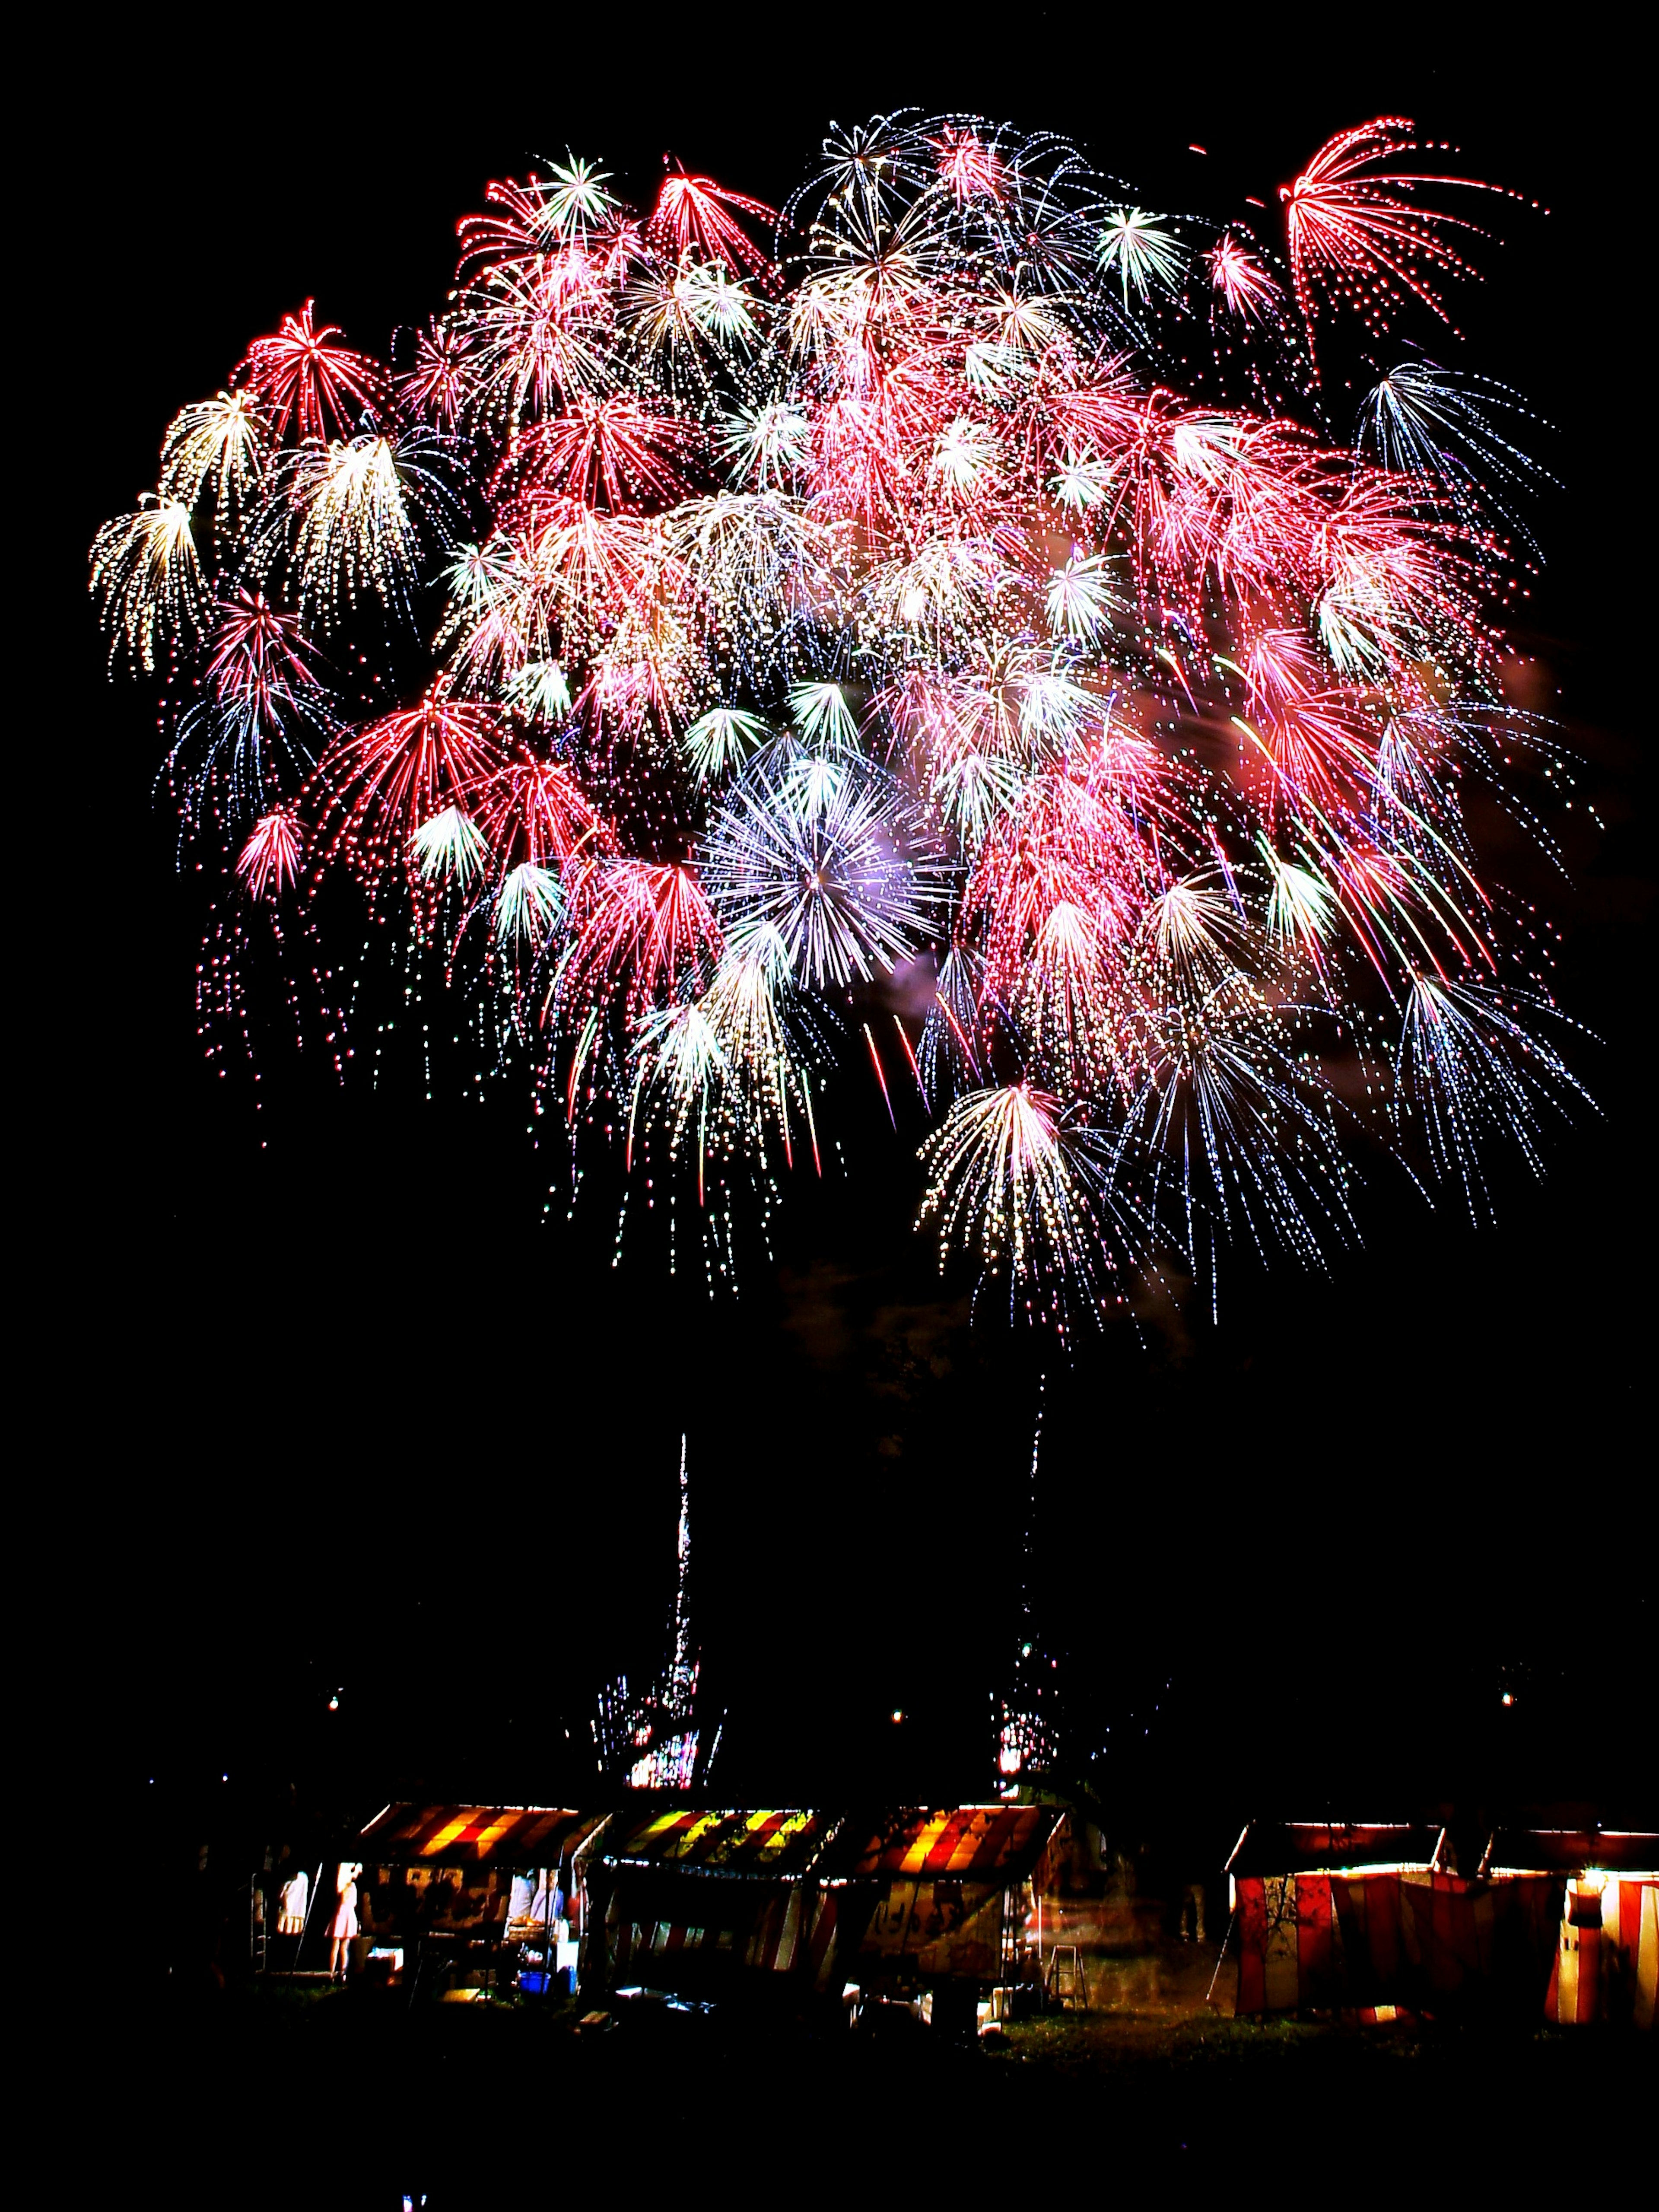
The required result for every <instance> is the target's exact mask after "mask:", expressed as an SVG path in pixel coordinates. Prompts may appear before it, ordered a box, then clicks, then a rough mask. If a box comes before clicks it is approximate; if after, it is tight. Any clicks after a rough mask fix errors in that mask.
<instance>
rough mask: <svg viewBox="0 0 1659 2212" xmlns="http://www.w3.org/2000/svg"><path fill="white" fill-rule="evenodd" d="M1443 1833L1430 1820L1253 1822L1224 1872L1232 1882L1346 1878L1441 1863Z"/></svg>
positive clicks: (1235, 1845)
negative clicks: (1308, 1876)
mask: <svg viewBox="0 0 1659 2212" xmlns="http://www.w3.org/2000/svg"><path fill="white" fill-rule="evenodd" d="M1445 1844H1446V1832H1445V1830H1444V1828H1443V1827H1441V1826H1439V1825H1438V1824H1437V1823H1435V1822H1429V1821H1417V1822H1412V1821H1381V1822H1377V1823H1375V1824H1373V1825H1370V1826H1342V1825H1321V1824H1320V1823H1318V1822H1315V1821H1306V1820H1252V1821H1251V1822H1250V1824H1249V1826H1248V1827H1247V1828H1246V1829H1245V1830H1244V1832H1243V1834H1242V1835H1241V1836H1240V1837H1239V1839H1238V1841H1237V1843H1236V1844H1234V1845H1233V1852H1232V1857H1231V1858H1230V1859H1229V1860H1228V1862H1227V1867H1226V1871H1227V1872H1228V1873H1229V1874H1230V1875H1232V1877H1233V1878H1234V1880H1235V1881H1246V1880H1249V1879H1250V1878H1252V1877H1265V1876H1273V1875H1293V1874H1346V1873H1348V1872H1350V1871H1352V1872H1359V1871H1361V1870H1366V1869H1369V1870H1371V1871H1378V1870H1380V1869H1383V1868H1385V1867H1410V1868H1417V1869H1422V1870H1424V1871H1425V1872H1426V1871H1427V1870H1428V1869H1431V1868H1432V1869H1439V1868H1440V1867H1441V1866H1442V1865H1443V1863H1444V1862H1443V1854H1444V1851H1445Z"/></svg>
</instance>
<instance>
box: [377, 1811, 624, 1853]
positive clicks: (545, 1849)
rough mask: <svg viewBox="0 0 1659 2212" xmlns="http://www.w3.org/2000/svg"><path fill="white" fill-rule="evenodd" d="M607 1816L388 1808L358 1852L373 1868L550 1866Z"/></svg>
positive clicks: (551, 1812)
mask: <svg viewBox="0 0 1659 2212" xmlns="http://www.w3.org/2000/svg"><path fill="white" fill-rule="evenodd" d="M608 1818H609V1815H608V1814H605V1813H577V1812H572V1811H570V1810H569V1809H568V1808H564V1807H561V1806H550V1805H388V1806H387V1807H386V1808H385V1810H384V1811H383V1812H380V1813H377V1814H375V1816H374V1819H373V1820H371V1821H370V1822H369V1824H368V1826H367V1827H366V1828H365V1829H364V1830H363V1832H362V1838H361V1839H360V1843H359V1849H360V1850H361V1852H362V1857H363V1859H364V1860H365V1861H366V1862H372V1863H374V1864H375V1865H377V1866H478V1865H490V1866H501V1867H533V1866H551V1865H552V1864H554V1863H556V1861H557V1860H559V1859H561V1858H562V1857H564V1856H565V1854H566V1853H567V1852H569V1851H574V1850H578V1849H580V1846H581V1845H582V1844H584V1843H586V1841H587V1839H588V1838H589V1837H591V1836H592V1834H593V1833H594V1832H595V1831H596V1830H597V1829H599V1827H600V1826H603V1824H604V1822H605V1820H607V1819H608Z"/></svg>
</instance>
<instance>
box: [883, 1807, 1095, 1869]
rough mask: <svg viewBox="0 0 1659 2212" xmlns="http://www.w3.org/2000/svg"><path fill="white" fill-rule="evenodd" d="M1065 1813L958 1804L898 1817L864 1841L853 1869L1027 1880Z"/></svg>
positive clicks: (895, 1816)
mask: <svg viewBox="0 0 1659 2212" xmlns="http://www.w3.org/2000/svg"><path fill="white" fill-rule="evenodd" d="M1059 1818H1060V1815H1059V1814H1058V1813H1056V1812H1055V1810H1054V1808H1053V1806H1051V1805H955V1806H951V1807H949V1808H945V1809H942V1810H939V1811H934V1812H927V1811H923V1810H920V1809H915V1810H911V1811H908V1812H902V1813H895V1814H892V1815H890V1817H889V1818H888V1819H887V1820H884V1821H883V1822H882V1824H881V1826H879V1827H870V1826H866V1828H865V1830H864V1832H863V1833H862V1835H861V1836H860V1837H856V1838H855V1837H854V1835H853V1834H852V1833H851V1832H850V1831H849V1832H848V1838H847V1841H848V1844H850V1845H851V1846H852V1850H851V1854H850V1858H849V1863H848V1872H849V1873H851V1874H854V1875H886V1876H888V1878H889V1879H893V1878H895V1877H896V1878H899V1879H904V1878H907V1877H908V1878H909V1879H911V1880H915V1881H939V1880H941V1879H948V1880H951V1881H995V1882H998V1883H1000V1884H1006V1883H1008V1882H1011V1881H1023V1880H1024V1877H1025V1876H1026V1875H1028V1874H1030V1871H1031V1869H1032V1868H1033V1866H1034V1865H1035V1864H1036V1860H1037V1857H1038V1856H1039V1854H1040V1853H1041V1851H1042V1847H1043V1845H1044V1844H1046V1843H1047V1842H1048V1838H1049V1836H1050V1835H1051V1833H1052V1832H1053V1831H1054V1825H1055V1823H1056V1821H1057V1820H1059Z"/></svg>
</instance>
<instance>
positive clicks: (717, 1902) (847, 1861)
mask: <svg viewBox="0 0 1659 2212" xmlns="http://www.w3.org/2000/svg"><path fill="white" fill-rule="evenodd" d="M1058 1818H1059V1815H1058V1814H1057V1813H1056V1812H1055V1810H1054V1808H1052V1807H1045V1806H1036V1805H988V1806H987V1805H980V1806H952V1807H948V1808H945V1809H943V1810H934V1809H928V1808H908V1809H903V1810H899V1811H895V1812H890V1813H873V1814H872V1813H863V1814H860V1813H838V1812H812V1811H806V1810H765V1809H763V1810H753V1811H751V1810H737V1809H731V1810H703V1811H694V1810H692V1809H690V1808H686V1807H685V1806H684V1805H683V1804H677V1805H675V1806H673V1807H672V1808H665V1809H659V1810H657V1811H653V1812H651V1813H649V1814H645V1815H643V1816H642V1817H641V1818H639V1819H637V1820H635V1821H633V1822H632V1823H631V1824H629V1823H626V1822H625V1821H624V1820H622V1819H619V1820H617V1822H616V1823H615V1824H614V1825H613V1826H611V1828H610V1829H609V1830H608V1831H607V1832H606V1834H605V1838H604V1842H603V1847H602V1849H601V1850H599V1853H598V1855H597V1857H596V1859H595V1862H594V1864H593V1868H592V1871H591V1872H590V1875H589V1882H590V1887H591V1888H592V1890H593V1892H594V1894H595V1899H596V1905H595V1911H594V1915H593V1918H592V1923H590V1924H591V1926H592V1930H593V1936H592V1940H591V1941H590V1945H589V1951H588V1954H587V1958H586V1962H585V1964H586V1971H588V1972H590V1973H600V1974H602V1975H603V1976H605V1978H609V1979H610V1980H611V1982H612V1983H613V1984H617V1983H622V1982H626V1981H629V1980H635V1981H637V1982H639V1983H641V1984H651V1985H653V1986H657V1987H661V1988H665V1989H671V1990H679V1991H681V1992H683V1993H685V1994H688V1995H689V1994H698V1995H712V1994H716V1993H720V1992H723V1991H726V1990H731V1989H732V1988H734V1987H736V1986H738V1985H739V1984H742V1985H744V1986H748V1987H750V1988H751V1989H756V1990H758V1989H759V1988H760V1987H761V1986H762V1984H761V1982H760V1977H762V1976H764V1977H766V1978H767V1982H768V1983H769V1985H770V1986H771V1987H772V1989H773V1990H774V1992H775V1994H777V1995H779V1996H782V1995H784V1994H785V1993H791V1994H793V1995H803V1994H805V1993H809V1992H810V1993H811V1994H813V1995H817V1996H824V1995H829V1994H833V1993H835V1992H838V1991H839V1990H841V1988H842V1984H844V1983H848V1982H852V1983H856V1984H858V1985H859V1986H860V1987H861V1988H864V1989H886V1988H893V1989H905V1990H908V1989H913V1988H920V1987H922V1986H931V1985H933V1984H937V1983H940V1982H945V1981H950V1982H957V1983H963V1984H969V1983H972V1984H990V1983H993V1982H995V1981H997V1980H999V1979H1000V1978H1002V1976H1003V1973H1004V1972H1005V1970H1006V1963H1007V1960H1008V1957H1009V1952H1010V1946H1011V1942H1012V1944H1013V1945H1014V1946H1016V1947H1017V1944H1018V1934H1019V1929H1018V1920H1017V1918H1016V1917H1015V1915H1014V1914H1013V1913H1012V1911H1011V1910H1010V1898H1011V1896H1012V1894H1013V1893H1015V1892H1017V1891H1018V1887H1019V1885H1020V1884H1021V1883H1022V1882H1023V1881H1025V1880H1026V1879H1027V1878H1029V1877H1030V1875H1031V1874H1032V1872H1033V1870H1034V1869H1035V1867H1036V1862H1037V1860H1038V1859H1039V1857H1040V1856H1041V1854H1042V1850H1043V1849H1044V1847H1045V1846H1046V1844H1047V1843H1048V1838H1049V1836H1050V1834H1051V1833H1052V1832H1053V1830H1054V1826H1055V1824H1056V1821H1057V1820H1058ZM601 1886H603V1887H604V1890H605V1905H604V1909H603V1929H602V1935H603V1943H604V1949H605V1958H604V1961H603V1964H602V1965H601V1964H600V1961H599V1937H600V1934H601V1930H600V1913H599V1907H598V1904H597V1898H598V1893H599V1888H600V1887H601Z"/></svg>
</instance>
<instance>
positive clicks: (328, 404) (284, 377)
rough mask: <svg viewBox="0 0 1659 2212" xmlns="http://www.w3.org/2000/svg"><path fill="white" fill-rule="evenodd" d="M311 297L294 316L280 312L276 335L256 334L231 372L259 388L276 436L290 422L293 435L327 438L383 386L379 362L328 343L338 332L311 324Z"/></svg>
mask: <svg viewBox="0 0 1659 2212" xmlns="http://www.w3.org/2000/svg"><path fill="white" fill-rule="evenodd" d="M316 304H317V303H316V301H314V300H307V301H306V303H305V305H304V307H301V310H300V312H299V313H298V314H297V315H284V316H283V320H282V326H281V328H280V329H279V330H278V331H277V333H276V337H272V338H255V340H254V341H253V343H252V345H251V346H250V347H249V348H248V349H247V351H246V354H245V355H244V356H243V357H242V359H241V361H240V362H239V363H238V364H237V367H236V370H235V376H236V378H237V379H238V380H245V381H246V383H247V384H248V385H249V386H251V387H252V390H253V391H255V392H258V395H259V397H260V398H261V399H263V400H264V403H265V404H266V406H267V407H268V408H269V409H270V415H271V420H272V422H273V423H274V424H275V426H276V432H277V435H278V436H281V435H283V434H284V433H286V431H287V429H288V427H289V423H290V422H292V423H293V425H294V429H295V435H296V436H297V437H299V438H301V439H304V438H326V437H327V436H328V435H330V432H331V430H332V431H334V432H336V433H340V432H343V431H345V430H347V429H349V428H350V425H351V420H352V412H353V410H352V409H351V406H350V404H349V403H350V402H352V401H354V400H355V401H356V405H357V406H358V407H359V408H363V407H368V406H371V405H373V404H374V401H375V399H376V398H377V397H378V396H379V393H380V388H381V374H380V368H379V365H378V364H377V363H376V362H372V361H371V360H369V359H368V356H367V355H365V354H361V353H353V352H352V351H351V349H350V348H349V347H348V346H337V345H330V344H329V343H328V341H329V340H330V339H331V338H337V337H340V336H341V335H342V334H341V332H340V331H338V330H337V329H336V327H335V326H334V325H333V324H332V323H325V324H324V325H323V327H322V328H321V330H316V329H314V328H313V325H312V319H311V318H312V310H313V307H315V306H316Z"/></svg>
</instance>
